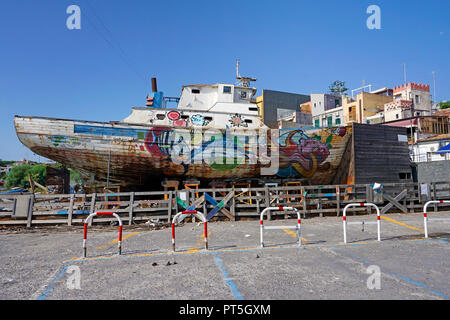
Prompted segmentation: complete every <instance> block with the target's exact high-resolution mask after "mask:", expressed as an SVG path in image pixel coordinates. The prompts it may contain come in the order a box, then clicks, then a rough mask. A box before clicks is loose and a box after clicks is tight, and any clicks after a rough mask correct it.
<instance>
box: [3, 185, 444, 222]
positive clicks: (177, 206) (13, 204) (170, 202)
mask: <svg viewBox="0 0 450 320" xmlns="http://www.w3.org/2000/svg"><path fill="white" fill-rule="evenodd" d="M448 199H450V182H434V183H430V184H418V183H395V184H394V183H391V184H384V185H382V188H381V189H379V190H374V189H373V185H368V184H361V185H324V186H302V187H299V186H289V187H288V186H283V187H268V186H266V187H264V188H223V189H188V190H179V191H152V192H123V193H109V194H106V193H102V194H95V193H94V194H68V195H39V194H29V195H26V194H25V195H0V225H24V226H27V227H31V226H32V225H42V224H64V225H68V226H72V225H80V224H81V223H83V221H84V219H85V218H86V217H87V215H88V214H90V213H93V212H96V211H111V212H115V213H117V214H119V215H120V216H121V218H122V220H123V221H124V224H128V225H131V224H134V223H140V222H147V221H149V220H152V219H157V220H158V221H159V222H167V221H170V220H171V218H172V217H173V216H174V215H175V214H176V213H177V212H179V211H183V210H186V209H190V210H193V209H194V208H195V209H197V210H199V211H201V212H203V213H205V215H207V216H208V218H209V219H210V220H216V219H229V220H239V219H243V218H257V217H258V216H259V213H260V212H261V211H262V210H263V209H264V208H266V207H269V206H292V207H296V208H297V209H299V211H300V212H301V214H302V216H303V217H304V218H307V217H311V216H321V217H322V216H330V215H334V216H339V215H341V214H342V210H343V208H344V207H345V205H346V204H348V203H354V202H356V203H361V202H373V203H375V204H377V205H378V206H379V207H380V209H381V210H382V214H385V213H390V212H404V213H411V212H422V209H423V205H424V204H425V202H426V201H428V200H448ZM446 206H447V207H445V204H437V205H434V209H435V210H450V206H449V205H448V204H447V205H446ZM349 212H350V213H351V212H353V214H356V213H372V211H371V209H370V208H353V209H350V210H349ZM290 214H291V213H288V212H286V213H282V214H281V216H282V217H284V218H288V217H289V215H290ZM274 215H275V214H274ZM276 215H277V216H279V215H280V214H276ZM271 218H272V217H271V216H269V219H271ZM111 221H113V220H111V219H108V218H99V219H95V221H94V223H109V222H111ZM91 223H92V222H91Z"/></svg>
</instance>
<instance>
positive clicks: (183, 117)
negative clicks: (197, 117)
mask: <svg viewBox="0 0 450 320" xmlns="http://www.w3.org/2000/svg"><path fill="white" fill-rule="evenodd" d="M181 119H183V120H187V119H189V116H181Z"/></svg>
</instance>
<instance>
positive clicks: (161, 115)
mask: <svg viewBox="0 0 450 320" xmlns="http://www.w3.org/2000/svg"><path fill="white" fill-rule="evenodd" d="M165 118H166V115H165V114H157V115H156V119H158V120H164V119H165Z"/></svg>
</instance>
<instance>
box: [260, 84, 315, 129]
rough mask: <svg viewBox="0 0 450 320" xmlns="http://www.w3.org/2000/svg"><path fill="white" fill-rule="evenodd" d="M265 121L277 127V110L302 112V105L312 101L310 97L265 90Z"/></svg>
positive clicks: (270, 125)
mask: <svg viewBox="0 0 450 320" xmlns="http://www.w3.org/2000/svg"><path fill="white" fill-rule="evenodd" d="M262 95H263V110H262V112H263V117H264V118H263V119H264V123H265V124H266V125H267V126H269V127H272V128H276V127H277V109H290V110H295V111H300V105H301V104H303V103H305V102H308V101H310V97H309V95H303V94H296V93H288V92H281V91H273V90H263V94H262Z"/></svg>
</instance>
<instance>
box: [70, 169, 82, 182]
mask: <svg viewBox="0 0 450 320" xmlns="http://www.w3.org/2000/svg"><path fill="white" fill-rule="evenodd" d="M69 172H70V181H71V182H73V183H76V184H82V183H83V179H82V177H81V174H80V173H79V172H77V171H75V170H73V169H69Z"/></svg>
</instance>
